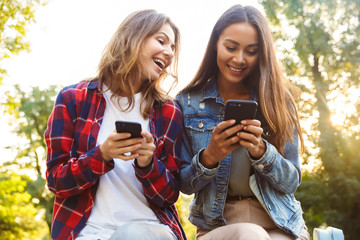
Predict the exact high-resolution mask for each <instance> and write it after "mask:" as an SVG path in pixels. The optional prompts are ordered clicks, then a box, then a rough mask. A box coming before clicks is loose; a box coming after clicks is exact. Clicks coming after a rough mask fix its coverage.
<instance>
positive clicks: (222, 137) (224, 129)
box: [200, 119, 243, 168]
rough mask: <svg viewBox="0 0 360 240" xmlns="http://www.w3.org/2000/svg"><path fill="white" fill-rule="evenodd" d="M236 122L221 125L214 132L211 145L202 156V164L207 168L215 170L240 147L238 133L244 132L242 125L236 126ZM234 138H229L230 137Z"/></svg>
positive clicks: (231, 121) (224, 122)
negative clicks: (218, 164)
mask: <svg viewBox="0 0 360 240" xmlns="http://www.w3.org/2000/svg"><path fill="white" fill-rule="evenodd" d="M234 124H235V120H233V119H232V120H227V121H223V122H221V123H219V124H218V125H217V126H216V127H215V128H214V130H213V131H212V135H211V140H210V144H209V145H208V146H207V148H206V149H205V150H204V151H203V152H202V154H201V155H200V162H201V164H202V165H204V167H206V168H213V167H215V166H216V164H217V163H218V162H220V161H221V160H223V159H224V158H225V157H226V156H227V155H228V154H229V153H230V152H232V151H234V150H235V149H236V148H237V147H238V146H239V137H237V136H236V133H237V132H239V131H241V130H242V128H243V127H242V126H241V125H235V126H232V125H234ZM232 135H235V136H234V137H231V138H229V137H230V136H232Z"/></svg>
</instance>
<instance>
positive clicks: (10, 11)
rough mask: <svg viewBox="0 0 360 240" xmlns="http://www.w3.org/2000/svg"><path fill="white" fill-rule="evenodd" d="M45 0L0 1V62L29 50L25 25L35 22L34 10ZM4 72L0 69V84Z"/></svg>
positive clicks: (44, 2)
mask: <svg viewBox="0 0 360 240" xmlns="http://www.w3.org/2000/svg"><path fill="white" fill-rule="evenodd" d="M46 2H47V1H45V0H30V1H23V0H1V1H0V62H2V61H3V60H4V59H5V58H9V57H11V56H12V55H16V54H18V53H19V52H20V51H23V50H29V49H30V45H29V42H28V41H27V40H26V32H27V25H28V24H31V23H34V22H35V15H34V14H35V12H36V10H37V9H38V8H39V7H40V6H42V5H44V4H46ZM5 74H6V70H5V69H3V68H2V67H0V84H1V82H2V80H3V78H4V75H5Z"/></svg>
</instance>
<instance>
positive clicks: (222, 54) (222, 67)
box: [216, 22, 259, 87]
mask: <svg viewBox="0 0 360 240" xmlns="http://www.w3.org/2000/svg"><path fill="white" fill-rule="evenodd" d="M216 50H217V59H216V61H217V65H218V67H219V73H218V82H219V83H220V84H221V85H227V86H229V87H235V86H243V83H244V82H243V80H244V79H245V78H246V77H247V76H248V75H249V74H250V73H251V72H252V71H253V70H254V69H255V68H256V65H257V63H258V58H259V38H258V33H257V30H256V28H255V27H254V26H253V25H252V24H250V23H247V22H239V23H234V24H231V25H229V26H228V27H226V28H225V29H224V31H223V32H222V33H221V35H220V37H219V39H218V41H217V44H216Z"/></svg>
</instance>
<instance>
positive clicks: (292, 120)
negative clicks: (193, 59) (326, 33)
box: [181, 5, 304, 153]
mask: <svg viewBox="0 0 360 240" xmlns="http://www.w3.org/2000/svg"><path fill="white" fill-rule="evenodd" d="M238 22H248V23H250V24H252V25H253V26H255V28H256V29H257V32H258V36H259V62H258V65H257V67H256V69H255V71H253V73H252V74H251V75H250V76H248V77H247V79H246V81H247V82H248V84H250V85H251V86H252V87H254V88H255V89H256V90H257V94H258V96H259V104H260V109H261V112H262V114H263V116H264V118H265V120H266V122H267V124H268V126H269V137H267V139H268V140H269V142H270V143H272V144H273V145H274V146H275V147H276V148H277V150H278V151H279V152H280V153H283V148H284V146H285V144H286V142H287V141H288V140H289V139H290V140H291V141H292V140H293V137H292V136H293V132H294V126H295V128H296V130H297V132H298V134H299V139H300V143H301V152H303V149H304V146H303V145H304V141H303V137H302V131H301V127H300V123H299V117H298V114H297V110H296V104H295V100H294V97H293V94H294V95H298V94H299V93H300V90H299V89H298V88H297V87H296V86H294V85H293V84H291V83H290V82H289V81H288V80H287V79H286V78H285V77H284V76H283V74H282V71H281V68H280V66H279V63H278V61H277V59H276V54H275V49H274V44H273V37H272V34H271V31H270V29H269V26H268V22H267V20H266V18H265V17H264V16H263V15H262V14H261V13H260V12H259V11H258V10H257V9H256V8H254V7H251V6H245V7H243V6H241V5H235V6H233V7H231V8H229V9H228V10H227V11H226V12H225V13H224V14H223V15H222V16H221V17H220V18H219V20H218V21H217V22H216V24H215V26H214V28H213V31H212V33H211V36H210V39H209V42H208V45H207V48H206V51H205V55H204V57H203V59H202V62H201V64H200V66H199V69H198V71H197V73H196V74H195V77H194V78H193V80H192V81H191V82H190V83H189V84H188V85H187V86H186V87H185V88H184V89H183V90H182V91H181V92H190V91H195V90H199V89H201V88H203V87H204V86H205V85H206V84H207V82H208V79H210V78H212V77H216V76H217V74H218V71H219V68H218V66H217V63H216V58H217V52H216V48H215V46H216V44H217V41H218V39H219V36H220V35H221V33H222V32H223V31H224V29H225V28H226V27H228V26H229V25H231V24H234V23H238Z"/></svg>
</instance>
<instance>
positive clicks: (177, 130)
mask: <svg viewBox="0 0 360 240" xmlns="http://www.w3.org/2000/svg"><path fill="white" fill-rule="evenodd" d="M181 129H182V112H181V110H180V108H179V106H178V105H177V104H176V103H175V102H170V103H166V104H164V105H162V108H160V109H158V110H153V113H152V116H150V131H151V132H152V134H153V136H154V137H155V143H156V150H155V152H154V157H153V162H152V164H151V165H150V166H149V167H147V168H139V167H137V165H136V164H135V165H134V167H135V172H136V176H137V178H138V179H139V181H140V182H141V183H142V185H143V188H144V194H145V196H146V198H147V199H148V201H149V203H151V204H152V205H154V206H156V207H159V208H164V207H165V208H166V207H169V206H171V205H173V204H174V203H175V202H176V200H177V199H178V197H179V181H178V177H179V169H180V159H179V153H180V144H181V138H182V131H181Z"/></svg>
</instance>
